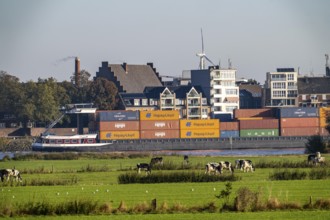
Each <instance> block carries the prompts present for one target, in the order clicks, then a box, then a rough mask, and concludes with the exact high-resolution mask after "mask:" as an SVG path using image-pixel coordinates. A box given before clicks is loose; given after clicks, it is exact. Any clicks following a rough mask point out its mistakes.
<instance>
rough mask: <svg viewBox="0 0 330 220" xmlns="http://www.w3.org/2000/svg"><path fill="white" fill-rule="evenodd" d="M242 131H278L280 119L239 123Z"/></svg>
mask: <svg viewBox="0 0 330 220" xmlns="http://www.w3.org/2000/svg"><path fill="white" fill-rule="evenodd" d="M239 127H240V129H274V128H276V129H278V119H262V120H243V121H239Z"/></svg>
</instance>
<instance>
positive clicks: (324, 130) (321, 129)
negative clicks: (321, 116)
mask: <svg viewBox="0 0 330 220" xmlns="http://www.w3.org/2000/svg"><path fill="white" fill-rule="evenodd" d="M320 135H321V136H329V135H330V133H329V132H328V131H327V129H325V128H320Z"/></svg>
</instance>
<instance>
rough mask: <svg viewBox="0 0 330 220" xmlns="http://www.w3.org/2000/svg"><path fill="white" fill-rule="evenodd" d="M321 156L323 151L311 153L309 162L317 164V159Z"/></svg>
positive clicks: (308, 158)
mask: <svg viewBox="0 0 330 220" xmlns="http://www.w3.org/2000/svg"><path fill="white" fill-rule="evenodd" d="M320 157H321V153H320V152H316V153H315V154H310V155H308V156H307V163H308V164H311V163H313V164H316V163H317V162H316V160H318V159H317V158H320Z"/></svg>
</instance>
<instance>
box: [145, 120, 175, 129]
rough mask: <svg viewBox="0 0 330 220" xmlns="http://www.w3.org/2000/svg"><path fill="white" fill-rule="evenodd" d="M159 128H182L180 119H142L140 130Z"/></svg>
mask: <svg viewBox="0 0 330 220" xmlns="http://www.w3.org/2000/svg"><path fill="white" fill-rule="evenodd" d="M157 129H164V130H168V129H174V130H178V129H180V126H179V120H168V121H165V120H164V121H159V120H158V121H140V130H157Z"/></svg>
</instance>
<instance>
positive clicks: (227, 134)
mask: <svg viewBox="0 0 330 220" xmlns="http://www.w3.org/2000/svg"><path fill="white" fill-rule="evenodd" d="M230 137H233V138H234V137H239V131H237V130H236V131H230V130H228V131H220V138H230Z"/></svg>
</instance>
